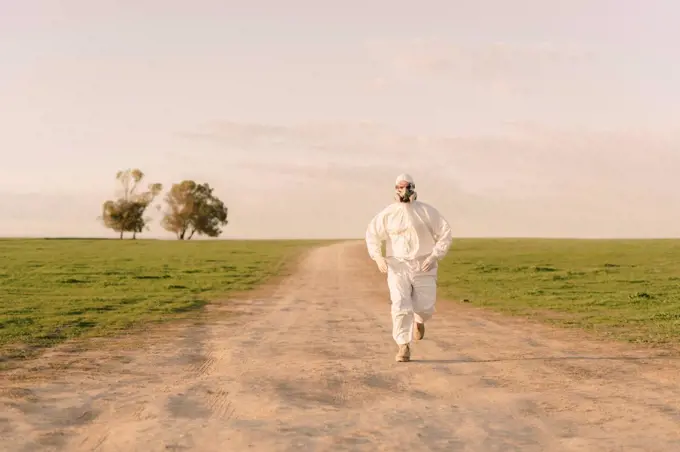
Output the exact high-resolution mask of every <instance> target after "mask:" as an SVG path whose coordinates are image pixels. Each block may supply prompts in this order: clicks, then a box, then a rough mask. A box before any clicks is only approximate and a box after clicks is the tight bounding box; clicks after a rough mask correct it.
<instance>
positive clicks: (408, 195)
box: [396, 184, 417, 202]
mask: <svg viewBox="0 0 680 452" xmlns="http://www.w3.org/2000/svg"><path fill="white" fill-rule="evenodd" d="M414 189H415V187H414V186H413V184H409V185H407V186H406V187H403V188H397V195H396V198H397V201H399V202H411V201H414V200H415V199H416V197H417V195H416V192H415V190H414Z"/></svg>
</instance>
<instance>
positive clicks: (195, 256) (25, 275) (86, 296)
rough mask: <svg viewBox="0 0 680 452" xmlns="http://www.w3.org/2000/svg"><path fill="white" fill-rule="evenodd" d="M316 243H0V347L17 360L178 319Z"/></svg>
mask: <svg viewBox="0 0 680 452" xmlns="http://www.w3.org/2000/svg"><path fill="white" fill-rule="evenodd" d="M321 243H324V242H320V241H227V240H220V241H200V240H199V241H191V242H188V241H157V240H134V241H133V240H124V241H120V240H85V239H68V240H49V239H26V240H14V239H8V240H0V262H2V266H1V267H0V287H1V288H2V290H0V349H2V350H3V351H4V353H3V354H4V355H5V359H9V358H21V357H27V356H29V355H31V354H33V353H34V352H35V351H37V350H39V349H41V348H45V347H48V346H52V345H54V344H57V343H59V342H63V341H64V340H67V339H72V338H76V337H87V336H107V335H112V334H117V333H119V332H121V331H124V330H130V329H134V328H135V327H139V326H146V325H148V324H150V323H160V322H164V321H168V320H176V319H181V318H183V317H186V316H188V315H192V313H193V312H195V311H197V310H199V309H201V308H202V307H203V306H205V305H206V304H207V303H208V302H209V301H210V300H212V299H215V298H219V297H224V296H225V295H229V294H231V293H241V292H245V291H249V290H252V289H254V288H256V287H258V286H260V285H261V284H262V283H264V282H266V281H268V280H269V279H270V278H272V277H276V276H280V275H282V274H284V273H285V272H287V271H289V270H290V265H289V263H292V262H294V261H295V258H296V256H299V255H300V253H301V252H303V251H305V250H307V249H309V248H311V247H312V246H315V245H318V244H321Z"/></svg>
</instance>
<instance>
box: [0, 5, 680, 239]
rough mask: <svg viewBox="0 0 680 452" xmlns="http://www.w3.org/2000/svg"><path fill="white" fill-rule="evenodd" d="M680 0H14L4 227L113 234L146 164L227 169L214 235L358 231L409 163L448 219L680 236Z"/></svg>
mask: <svg viewBox="0 0 680 452" xmlns="http://www.w3.org/2000/svg"><path fill="white" fill-rule="evenodd" d="M321 5H324V6H321ZM678 17H680V3H678V2H677V0H666V1H662V0H637V1H633V0H618V1H615V0H607V1H604V0H569V1H567V0H560V1H558V0H552V1H549V0H514V1H502V0H496V1H490V0H486V1H483V0H469V1H459V0H420V1H413V0H408V1H406V0H401V1H399V0H390V1H388V0H362V1H358V0H345V1H342V2H330V1H329V2H320V1H312V0H286V1H281V0H247V1H246V0H243V1H238V2H237V1H230V0H222V1H217V0H210V1H208V0H192V1H179V0H165V1H160V0H146V1H141V0H140V1H134V2H133V1H129V2H127V1H125V2H124V1H113V0H97V1H92V0H89V1H86V0H25V1H15V0H0V157H1V158H0V236H17V235H27V236H114V237H115V234H114V233H112V232H110V231H107V230H106V229H105V228H104V227H103V226H102V225H101V224H100V223H98V221H97V217H98V216H99V215H100V213H101V204H102V203H103V202H104V201H105V200H106V199H109V198H111V197H112V196H113V195H114V190H115V188H116V186H115V174H116V172H117V171H118V170H120V169H125V168H134V167H138V168H140V169H142V170H143V171H144V172H145V173H146V174H147V177H148V182H149V183H150V182H161V183H163V184H164V185H165V186H166V187H169V186H170V185H171V184H172V183H173V182H179V181H181V180H182V179H184V178H188V179H194V180H196V181H197V182H208V183H210V184H211V185H212V186H213V187H215V192H216V193H217V194H218V196H220V197H221V198H222V199H223V200H224V201H225V202H226V204H227V205H228V206H229V208H230V211H229V220H230V223H229V225H228V226H227V227H226V229H225V233H224V234H223V236H222V237H223V238H280V237H310V238H311V237H319V238H323V237H363V234H364V230H365V227H366V224H367V223H368V221H369V220H370V219H371V217H372V216H373V215H374V214H375V213H377V212H378V211H379V210H380V209H382V208H383V207H384V206H386V205H387V204H388V203H389V202H391V199H392V194H393V187H394V179H395V177H396V176H397V175H398V174H399V173H402V172H408V173H410V174H411V175H412V176H413V177H414V178H415V181H416V185H417V189H418V192H419V199H421V200H422V201H425V202H429V203H431V204H432V205H434V206H435V207H437V208H439V209H440V211H441V212H442V214H443V215H444V216H445V217H446V218H447V219H448V220H449V222H450V223H451V224H452V226H453V228H454V234H455V236H457V237H463V236H467V237H470V236H542V237H565V236H566V237H670V236H673V237H680V188H679V186H680V180H679V179H677V178H678V173H680V83H679V82H678V74H680V59H679V58H678V52H679V50H678V49H679V48H680V28H678V27H677V23H678ZM159 201H162V199H159ZM151 213H152V214H153V216H154V217H155V218H156V219H158V213H155V212H151ZM151 228H152V231H151V232H150V233H145V234H143V237H171V234H169V233H167V232H165V231H163V230H162V228H161V227H160V224H159V223H158V221H157V220H155V221H154V222H153V223H152V224H151Z"/></svg>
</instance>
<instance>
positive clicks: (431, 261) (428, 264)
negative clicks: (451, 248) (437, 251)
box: [421, 256, 437, 272]
mask: <svg viewBox="0 0 680 452" xmlns="http://www.w3.org/2000/svg"><path fill="white" fill-rule="evenodd" d="M436 263H437V258H436V257H434V256H430V257H428V258H427V259H425V261H424V262H423V266H422V267H421V268H422V270H423V271H424V272H429V271H430V270H432V269H433V268H434V266H435V264H436Z"/></svg>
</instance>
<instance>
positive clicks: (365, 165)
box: [190, 122, 680, 199]
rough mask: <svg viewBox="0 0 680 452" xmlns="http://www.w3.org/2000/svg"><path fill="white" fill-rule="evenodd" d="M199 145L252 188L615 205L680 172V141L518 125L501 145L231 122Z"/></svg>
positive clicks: (385, 130) (367, 127) (495, 139)
mask: <svg viewBox="0 0 680 452" xmlns="http://www.w3.org/2000/svg"><path fill="white" fill-rule="evenodd" d="M190 136H191V137H193V138H198V139H200V140H202V141H205V140H208V141H209V142H210V143H211V145H212V146H211V148H212V150H211V151H206V152H211V153H212V156H211V157H210V158H211V159H215V158H223V159H224V163H223V164H222V165H224V166H227V165H229V166H231V167H232V168H233V169H234V171H237V170H238V171H239V172H241V173H244V174H247V176H243V178H244V179H247V178H249V177H255V175H257V176H256V177H257V178H258V180H261V179H262V178H265V179H269V180H281V181H284V180H285V181H287V183H295V181H299V182H300V183H307V182H313V183H319V182H320V183H324V184H336V183H337V184H347V183H349V182H350V181H351V183H353V184H362V185H363V186H371V183H372V182H371V181H378V180H379V181H381V182H380V183H381V184H382V183H387V184H391V183H392V179H393V177H394V176H395V175H396V174H398V173H401V172H403V171H407V172H410V173H413V175H414V177H416V179H419V180H421V181H422V184H421V186H422V187H430V189H434V190H437V191H438V190H444V188H443V187H446V189H449V190H456V191H458V192H460V193H468V194H470V195H482V196H493V197H499V196H500V197H503V198H507V199H511V198H515V199H527V198H533V197H537V196H539V194H540V195H542V196H570V194H575V193H579V192H582V191H584V190H585V191H587V190H590V191H591V193H592V191H593V190H597V191H600V192H607V193H608V196H614V195H615V193H616V192H619V193H632V192H631V190H638V192H643V191H646V192H648V193H651V192H652V191H656V192H658V191H660V190H662V189H660V188H655V187H656V186H657V185H655V184H653V182H654V179H652V178H650V176H652V177H654V178H662V180H668V178H669V177H670V178H672V177H673V175H672V172H670V168H672V167H674V166H673V165H680V156H678V155H677V153H676V152H675V151H674V149H675V148H674V143H676V144H677V143H679V142H680V140H668V139H662V138H657V137H654V136H651V135H639V134H623V133H616V134H611V133H604V132H596V131H590V132H588V131H584V130H579V131H569V130H561V129H551V128H546V127H540V126H538V125H535V124H530V123H515V124H509V125H508V128H507V129H506V131H505V133H503V134H501V135H498V136H473V137H461V136H416V135H409V134H404V133H400V132H398V131H396V130H393V129H391V128H389V127H386V126H384V125H381V124H375V123H368V122H365V123H304V124H297V125H289V126H283V125H276V126H274V125H266V124H239V123H233V122H229V123H216V124H212V125H210V126H209V127H207V128H206V129H205V130H201V131H199V132H198V133H196V134H195V135H190ZM651 155H654V156H655V158H650V156H651ZM218 156H219V157H218ZM675 167H678V166H675ZM633 174H635V177H636V180H637V181H645V182H644V184H642V186H640V187H636V184H632V185H631V184H630V182H628V176H630V175H633ZM657 180H658V179H657ZM302 181H306V182H302ZM258 183H259V182H258ZM594 187H596V188H594ZM631 187H633V188H631Z"/></svg>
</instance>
